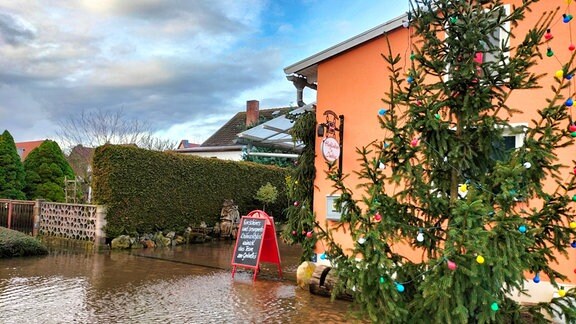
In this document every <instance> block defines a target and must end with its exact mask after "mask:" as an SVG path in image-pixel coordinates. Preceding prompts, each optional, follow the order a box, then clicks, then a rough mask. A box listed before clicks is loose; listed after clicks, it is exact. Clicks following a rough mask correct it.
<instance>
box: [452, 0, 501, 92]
mask: <svg viewBox="0 0 576 324" xmlns="http://www.w3.org/2000/svg"><path fill="white" fill-rule="evenodd" d="M501 8H502V11H501V12H498V11H496V10H495V11H493V12H490V11H489V10H488V9H486V10H485V11H484V12H485V13H486V16H487V18H488V19H490V18H492V22H496V21H497V20H498V16H502V17H504V16H507V15H509V14H510V6H509V5H504V6H502V7H501ZM484 18H485V17H480V19H484ZM449 33H450V26H446V38H447V39H448V38H449V37H450V34H449ZM459 33H460V34H462V35H463V37H464V38H466V36H467V35H468V33H467V31H466V30H459ZM470 35H473V36H470V37H474V39H476V38H477V37H478V35H475V34H474V33H470ZM509 36H510V23H509V22H505V23H503V24H502V25H498V26H494V29H493V31H492V32H491V33H488V34H487V38H486V41H481V42H479V44H477V46H476V48H477V52H476V54H475V56H474V58H473V59H474V61H475V62H476V63H478V64H479V66H478V71H479V72H482V68H481V66H482V64H484V63H498V62H499V56H500V55H501V53H502V50H503V49H507V48H508V47H509ZM457 41H461V40H458V39H457ZM507 62H508V56H506V57H505V58H504V61H503V62H502V63H507ZM447 70H448V71H450V65H448V66H447ZM449 79H451V77H450V74H448V75H446V76H445V81H446V80H449Z"/></svg>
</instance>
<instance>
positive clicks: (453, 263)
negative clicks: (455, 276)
mask: <svg viewBox="0 0 576 324" xmlns="http://www.w3.org/2000/svg"><path fill="white" fill-rule="evenodd" d="M456 268H458V266H457V265H456V263H455V262H453V261H450V260H448V269H450V270H452V271H454V270H456Z"/></svg>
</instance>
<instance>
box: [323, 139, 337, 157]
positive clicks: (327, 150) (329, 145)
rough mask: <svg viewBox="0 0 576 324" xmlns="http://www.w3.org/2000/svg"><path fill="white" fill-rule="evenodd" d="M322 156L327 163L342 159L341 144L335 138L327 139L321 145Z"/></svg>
mask: <svg viewBox="0 0 576 324" xmlns="http://www.w3.org/2000/svg"><path fill="white" fill-rule="evenodd" d="M321 150H322V156H323V157H324V160H326V161H327V162H330V163H332V162H334V161H336V160H338V158H339V157H340V144H339V143H338V141H337V140H336V139H335V138H334V137H326V138H325V139H323V140H322V144H321Z"/></svg>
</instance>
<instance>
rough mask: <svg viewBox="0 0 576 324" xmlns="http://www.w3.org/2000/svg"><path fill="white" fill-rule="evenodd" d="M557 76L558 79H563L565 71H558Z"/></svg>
mask: <svg viewBox="0 0 576 324" xmlns="http://www.w3.org/2000/svg"><path fill="white" fill-rule="evenodd" d="M556 77H557V78H558V79H562V78H563V77H564V71H562V70H558V71H556Z"/></svg>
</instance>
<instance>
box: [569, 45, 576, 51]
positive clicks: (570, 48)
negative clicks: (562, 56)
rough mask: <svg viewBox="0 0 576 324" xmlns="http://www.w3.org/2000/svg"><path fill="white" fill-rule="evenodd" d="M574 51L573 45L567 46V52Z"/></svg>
mask: <svg viewBox="0 0 576 324" xmlns="http://www.w3.org/2000/svg"><path fill="white" fill-rule="evenodd" d="M574 49H576V46H574V44H570V46H568V50H570V51H573V50H574Z"/></svg>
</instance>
